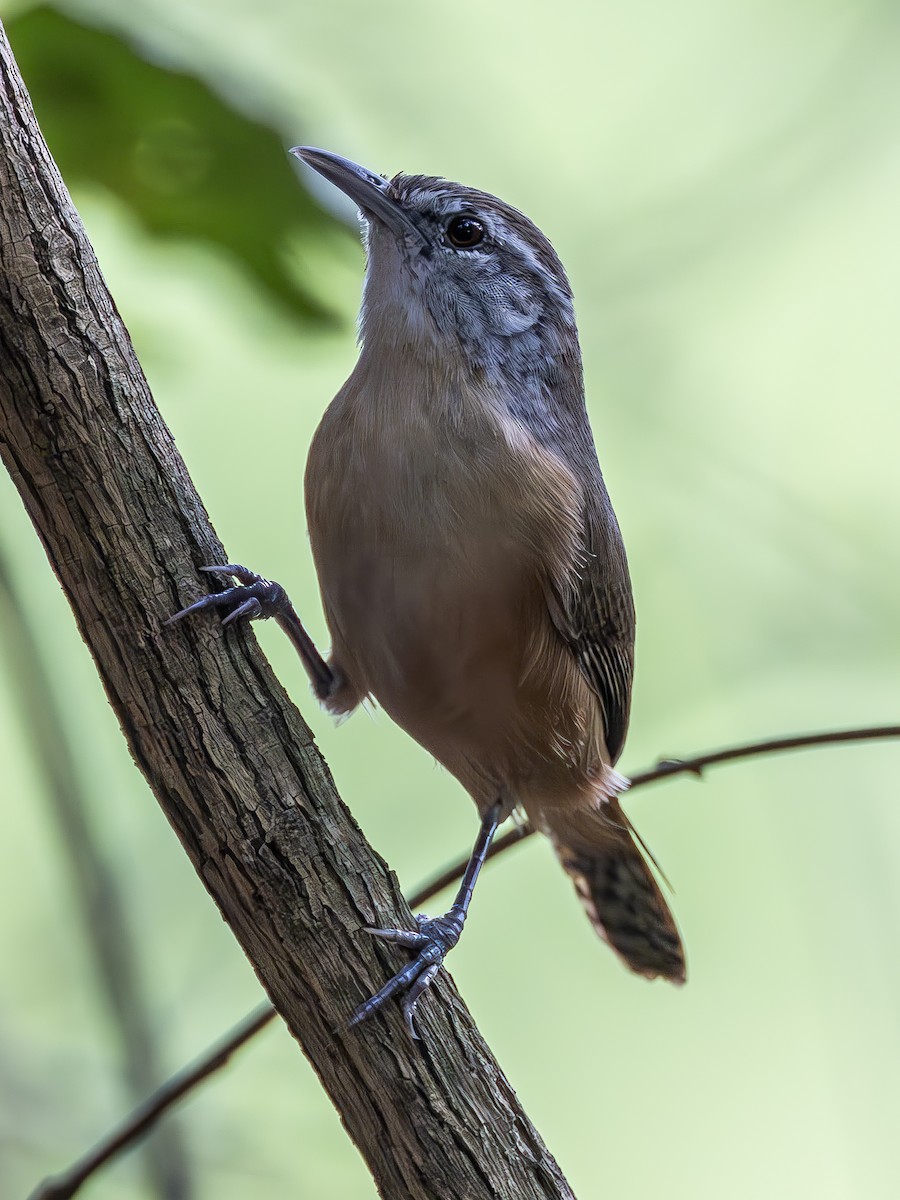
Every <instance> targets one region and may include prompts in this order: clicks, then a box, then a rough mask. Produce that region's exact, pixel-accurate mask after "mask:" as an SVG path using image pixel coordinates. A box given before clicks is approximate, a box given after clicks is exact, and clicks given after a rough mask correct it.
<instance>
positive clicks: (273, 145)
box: [7, 7, 336, 322]
mask: <svg viewBox="0 0 900 1200" xmlns="http://www.w3.org/2000/svg"><path fill="white" fill-rule="evenodd" d="M7 29H8V32H9V37H10V42H11V43H12V46H13V49H14V51H15V54H16V57H17V59H18V61H19V65H20V67H21V70H22V74H23V76H24V78H25V81H26V83H27V84H28V88H29V90H30V92H31V96H32V100H33V103H34V107H35V111H36V113H37V116H38V120H39V121H40V124H41V128H42V129H43V132H44V136H45V137H46V139H47V141H48V143H49V145H50V149H51V150H52V151H53V153H54V155H55V157H56V160H57V162H58V164H59V168H60V171H61V172H62V174H63V176H64V178H65V179H66V181H67V182H68V183H69V184H70V185H74V186H77V184H79V183H81V182H89V183H91V184H95V185H96V184H99V185H102V186H103V187H105V188H107V189H108V190H109V191H110V192H112V193H114V194H115V195H116V196H118V197H119V199H121V200H122V201H124V203H125V204H127V205H128V207H129V208H130V209H131V211H132V212H133V213H134V214H135V215H136V216H137V217H138V219H139V220H140V221H141V222H142V223H143V225H144V226H145V227H146V228H147V229H148V230H149V231H151V232H152V233H155V234H159V235H162V236H181V237H186V238H192V239H195V240H200V241H206V242H209V243H212V244H213V245H214V246H216V247H217V248H218V249H219V250H222V251H225V252H226V253H227V254H228V255H229V256H230V257H231V258H232V259H234V260H236V261H237V262H238V263H239V265H240V266H241V267H242V268H243V269H244V270H245V271H247V272H248V273H249V274H250V276H251V277H252V278H253V279H254V281H255V282H256V283H257V284H259V285H260V286H262V287H263V288H264V289H265V290H266V291H267V292H268V293H269V294H270V295H271V296H272V297H273V298H275V299H277V300H278V301H280V302H281V303H282V304H284V305H286V306H287V307H288V308H289V309H290V311H291V312H292V313H293V314H294V315H295V316H296V317H298V318H300V319H301V320H305V321H317V322H324V321H329V320H331V319H332V316H331V313H330V312H329V311H328V309H327V307H326V305H325V304H323V302H322V301H321V300H320V299H319V298H317V297H316V295H315V293H314V291H313V286H312V284H309V285H307V283H306V281H304V280H302V279H300V278H298V276H297V272H296V270H293V269H292V268H291V266H290V265H289V258H288V249H289V247H290V248H292V249H293V250H294V251H296V250H297V249H298V248H299V249H300V250H302V246H303V243H304V241H309V240H313V239H316V238H317V237H320V236H322V235H323V233H328V232H330V231H331V230H332V229H334V227H335V225H336V222H335V221H334V219H333V218H332V217H330V216H329V215H328V214H326V213H325V212H324V211H323V210H322V209H320V208H319V207H318V206H317V205H316V204H315V202H314V201H313V200H312V199H311V198H310V196H309V195H308V194H307V193H306V192H305V191H304V190H303V188H302V186H301V184H300V182H299V180H298V178H297V175H296V173H295V170H294V168H293V166H292V165H291V162H290V160H289V159H288V157H287V154H286V146H285V142H284V140H283V139H282V137H281V136H280V135H279V133H278V132H277V131H276V130H275V129H273V128H272V127H271V126H270V125H266V124H263V123H262V122H261V121H257V120H253V119H251V118H250V117H248V116H246V115H244V114H243V113H241V112H239V111H238V110H237V108H236V107H235V106H234V105H233V104H231V103H230V102H229V100H228V98H226V97H223V96H222V95H219V94H217V93H215V92H213V91H212V90H211V89H210V88H209V87H208V86H207V85H206V84H205V83H204V82H202V81H201V80H200V79H198V78H195V77H194V76H191V75H185V74H181V73H179V72H177V71H171V70H168V69H166V68H165V67H162V66H160V65H158V64H157V63H153V62H150V61H148V59H147V58H146V57H142V55H141V52H140V50H139V49H136V48H135V47H132V46H129V45H127V44H126V43H125V42H123V41H122V40H121V39H120V38H118V37H116V36H114V35H112V34H110V33H106V32H101V31H100V30H97V29H94V28H91V27H89V26H86V25H82V24H79V23H77V22H76V21H73V20H72V19H71V18H70V17H67V16H64V15H62V14H61V13H58V12H56V11H55V10H53V9H51V8H47V7H42V8H38V9H33V10H31V11H29V12H27V13H25V14H23V15H22V16H20V17H18V18H15V19H13V20H10V21H9V22H8V23H7ZM297 132H298V134H299V130H298V131H297ZM295 140H299V138H296V139H295Z"/></svg>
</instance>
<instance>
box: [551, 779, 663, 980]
mask: <svg viewBox="0 0 900 1200" xmlns="http://www.w3.org/2000/svg"><path fill="white" fill-rule="evenodd" d="M543 817H544V822H545V826H546V828H547V831H548V833H549V834H550V837H551V839H552V841H553V844H554V846H555V847H556V853H557V854H558V855H559V860H560V862H561V863H562V865H563V867H564V868H565V869H566V871H567V872H568V873H569V875H571V877H572V879H573V880H574V882H575V888H576V890H577V891H578V894H579V896H580V897H581V900H582V903H583V904H584V907H585V910H586V912H587V915H588V918H589V919H590V921H591V924H592V925H593V926H594V928H595V929H596V931H597V933H598V934H599V935H600V937H602V938H603V940H604V941H605V942H608V943H609V945H610V946H612V948H613V950H615V952H616V953H617V954H618V955H619V956H620V958H622V959H623V961H624V962H625V963H626V965H627V966H629V967H630V968H631V970H632V971H636V972H637V973H638V974H639V975H645V976H646V977H647V978H648V979H655V978H656V976H657V975H661V976H662V977H663V978H664V979H669V980H671V981H672V982H673V983H684V980H685V965H684V949H683V947H682V945H681V938H680V936H679V933H678V928H677V926H676V925H675V920H674V918H673V916H672V914H671V912H670V911H669V907H668V905H667V904H666V902H665V899H664V898H663V894H662V892H661V891H660V888H659V884H658V883H657V882H656V880H655V879H654V877H653V874H652V872H651V870H650V868H649V866H648V865H647V863H646V861H645V859H644V856H643V855H642V854H641V851H640V850H639V849H638V846H637V845H636V843H635V840H634V837H633V836H632V833H631V828H630V825H629V822H628V818H627V817H626V816H625V814H624V813H623V812H622V809H621V808H620V806H619V802H618V800H615V799H613V800H610V801H607V802H605V803H604V804H603V805H602V807H601V808H599V809H586V810H585V809H582V810H579V811H577V812H572V811H564V810H558V811H556V812H553V813H550V812H547V811H546V810H545V812H544V814H543Z"/></svg>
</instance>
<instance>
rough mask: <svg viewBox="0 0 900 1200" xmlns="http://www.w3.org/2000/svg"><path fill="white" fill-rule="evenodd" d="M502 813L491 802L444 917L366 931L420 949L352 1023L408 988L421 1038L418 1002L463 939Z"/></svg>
mask: <svg viewBox="0 0 900 1200" xmlns="http://www.w3.org/2000/svg"><path fill="white" fill-rule="evenodd" d="M500 813H501V805H500V804H499V802H498V803H497V804H493V805H491V807H490V808H489V809H488V810H487V812H486V813H485V814H484V816H483V817H482V819H481V829H480V830H479V832H478V840H477V841H476V843H475V848H474V849H473V851H472V855H471V857H470V858H469V862H468V865H467V867H466V871H465V874H464V875H463V878H462V883H461V884H460V885H459V891H458V892H457V893H456V899H455V900H454V901H453V903H452V904H451V906H450V909H449V911H448V912H446V913H445V914H444V915H443V916H442V917H430V918H429V917H424V916H417V917H416V924H417V925H418V930H416V931H415V932H412V931H411V930H408V929H371V928H367V929H366V933H371V934H374V936H375V937H379V938H382V939H383V940H384V941H386V942H397V943H399V944H400V945H401V946H408V947H409V948H410V949H411V950H415V951H417V954H416V957H415V958H414V959H413V960H412V962H411V963H409V964H408V965H407V966H405V967H404V968H403V970H402V971H398V972H397V974H396V975H395V976H394V977H393V978H392V979H389V980H388V982H387V983H386V984H385V985H384V987H383V988H381V989H380V990H379V991H377V992H376V993H375V995H374V996H372V997H371V998H370V999H368V1000H366V1001H365V1002H364V1003H363V1004H361V1005H360V1006H359V1008H357V1009H356V1011H355V1012H354V1013H353V1015H352V1016H351V1018H350V1021H349V1024H350V1025H351V1026H352V1025H358V1024H359V1023H360V1021H365V1020H366V1018H367V1017H370V1016H371V1015H372V1013H373V1012H375V1011H376V1009H379V1008H380V1007H381V1006H382V1004H384V1002H385V1000H388V999H390V997H391V996H393V995H396V993H397V992H406V996H405V998H404V1001H403V1016H404V1019H405V1021H406V1026H407V1028H408V1029H409V1032H410V1034H411V1035H412V1037H414V1038H415V1039H416V1040H418V1037H419V1035H418V1034H417V1033H416V1026H415V1014H416V1005H417V1004H418V1003H419V1000H420V999H421V997H422V994H423V993H424V992H425V991H426V989H427V988H428V987H429V985H430V984H431V982H432V980H433V979H434V977H435V975H437V973H438V971H439V970H440V968H441V964H442V963H443V961H444V957H445V955H447V954H448V953H449V952H450V951H451V950H452V949H453V947H454V946H455V945H456V943H457V942H458V941H459V939H460V935H461V934H462V929H463V923H464V922H465V919H466V913H467V912H468V911H469V902H470V901H471V899H472V893H473V892H474V890H475V881H476V880H477V879H478V874H479V872H480V871H481V868H482V867H483V866H484V862H485V859H486V858H487V855H488V850H489V849H490V846H491V842H492V841H493V839H494V834H495V833H496V832H497V826H498V825H499V824H500Z"/></svg>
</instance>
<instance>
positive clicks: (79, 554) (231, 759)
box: [0, 27, 572, 1200]
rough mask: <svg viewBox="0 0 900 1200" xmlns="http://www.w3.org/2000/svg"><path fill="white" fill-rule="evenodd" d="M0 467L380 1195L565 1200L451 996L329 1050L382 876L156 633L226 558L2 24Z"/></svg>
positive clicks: (181, 637) (238, 671)
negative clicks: (418, 1035) (407, 1024)
mask: <svg viewBox="0 0 900 1200" xmlns="http://www.w3.org/2000/svg"><path fill="white" fill-rule="evenodd" d="M0 439H2V440H0V454H2V458H3V461H4V462H5V464H6V466H7V467H8V469H9V471H10V473H11V475H12V477H13V479H14V481H15V483H16V485H17V487H18V489H19V491H20V493H21V495H22V498H23V501H24V503H25V506H26V508H27V510H28V513H29V516H30V517H31V520H32V522H33V523H34V525H35V528H36V530H37V531H38V534H39V536H40V537H41V539H42V541H43V544H44V547H45V549H46V551H47V555H48V557H49V559H50V562H51V564H52V566H53V569H54V571H55V572H56V574H57V576H58V578H59V581H60V583H61V585H62V587H63V589H64V591H65V593H66V596H67V597H68V600H69V602H70V604H71V606H72V609H73V611H74V614H75V619H76V622H77V624H78V628H79V630H80V632H81V635H82V637H83V638H84V640H85V642H86V643H87V645H88V648H89V649H90V651H91V653H92V654H93V656H94V659H95V662H96V665H97V669H98V671H99V673H100V676H101V679H102V681H103V685H104V687H105V689H106V693H107V696H108V698H109V702H110V704H111V706H112V708H113V710H114V712H115V714H116V716H117V718H118V720H119V722H120V724H121V727H122V731H123V733H124V735H125V737H126V739H127V741H128V744H129V747H130V749H131V753H132V755H133V756H134V759H135V761H136V763H137V764H138V766H139V767H140V769H141V771H142V772H143V774H144V775H145V777H146V779H147V781H148V783H149V785H150V787H151V788H152V790H153V791H154V793H155V795H156V797H157V799H158V801H159V803H160V804H161V806H162V808H163V809H164V811H165V813H166V816H167V817H168V819H169V820H170V822H171V823H172V825H173V826H174V828H175V830H176V832H177V834H178V836H179V838H180V839H181V841H182V844H183V845H184V848H185V850H186V851H187V853H188V855H189V856H190V858H191V861H192V862H193V864H194V866H195V868H196V870H197V872H198V874H199V875H200V877H201V879H202V880H203V882H204V884H205V886H206V887H207V889H208V890H209V891H210V893H211V894H212V896H213V898H214V899H215V901H216V903H217V904H218V906H219V908H220V909H221V911H222V914H223V916H224V918H225V920H226V921H227V922H228V924H229V926H230V927H231V929H232V931H233V932H234V934H235V936H236V937H237V939H238V940H239V942H240V944H241V945H242V947H243V948H244V950H245V952H246V954H247V955H248V957H249V958H250V960H251V962H252V963H253V966H254V968H255V970H256V972H257V974H258V975H259V978H260V980H261V981H262V983H263V986H264V987H265V989H266V991H267V992H268V994H269V996H270V998H271V999H272V1002H273V1004H274V1005H275V1007H276V1009H277V1010H278V1011H279V1012H280V1013H281V1015H282V1016H283V1018H284V1020H285V1021H286V1023H287V1025H288V1027H289V1028H290V1030H291V1032H292V1033H293V1034H294V1036H295V1037H296V1038H297V1040H298V1041H299V1042H300V1043H301V1045H302V1047H303V1050H304V1052H305V1053H306V1055H307V1056H308V1057H309V1059H310V1061H311V1062H312V1064H313V1066H314V1068H315V1070H316V1071H317V1073H318V1075H319V1078H320V1080H321V1081H322V1084H323V1086H324V1087H325V1088H326V1090H327V1092H328V1094H329V1095H330V1096H331V1098H332V1100H333V1102H334V1104H335V1106H336V1107H337V1109H338V1111H339V1112H340V1114H341V1118H342V1120H343V1122H344V1125H345V1126H346V1128H347V1130H348V1132H349V1134H350V1136H351V1137H352V1138H353V1140H354V1141H355V1142H356V1144H357V1146H358V1147H359V1149H360V1151H361V1152H362V1154H363V1156H364V1158H365V1159H366V1162H367V1163H368V1166H369V1169H370V1170H371V1172H372V1174H373V1176H374V1178H375V1181H376V1185H377V1187H378V1189H379V1191H380V1192H381V1194H382V1196H384V1197H387V1198H389V1200H435V1198H437V1197H440V1198H441V1200H452V1198H456V1197H458V1198H459V1200H462V1198H463V1197H466V1198H468V1197H471V1196H503V1197H504V1198H506V1200H513V1198H522V1200H525V1198H527V1200H532V1198H534V1200H538V1198H541V1200H547V1198H558V1197H569V1196H571V1194H572V1193H571V1190H570V1189H569V1187H568V1185H567V1184H566V1181H565V1179H564V1178H563V1176H562V1174H561V1172H560V1170H559V1168H558V1167H557V1165H556V1163H555V1162H554V1160H553V1158H552V1157H551V1155H550V1154H549V1153H548V1151H547V1150H546V1149H545V1147H544V1145H543V1143H542V1142H541V1139H540V1137H539V1135H538V1133H537V1132H536V1130H535V1129H534V1128H533V1126H532V1125H531V1124H530V1122H529V1121H528V1119H527V1117H526V1116H525V1113H524V1112H523V1111H522V1109H521V1107H520V1105H519V1104H518V1101H517V1099H516V1096H515V1093H514V1092H513V1090H512V1088H511V1087H510V1085H509V1083H508V1082H507V1080H506V1079H505V1077H504V1076H503V1074H502V1072H501V1071H500V1068H499V1066H498V1065H497V1063H496V1062H495V1060H494V1059H493V1057H492V1055H491V1053H490V1051H489V1049H488V1047H487V1046H486V1045H485V1043H484V1042H483V1040H482V1039H481V1038H480V1036H479V1034H478V1032H477V1030H476V1029H475V1027H474V1024H473V1022H472V1019H471V1017H470V1016H469V1014H468V1012H467V1011H466V1009H465V1008H464V1006H463V1005H462V1003H461V1001H460V999H459V997H458V994H457V993H456V990H455V988H454V987H453V985H452V983H451V981H450V980H449V978H447V977H444V978H442V979H441V980H439V981H438V984H437V986H436V988H435V989H434V991H435V995H434V996H433V997H432V998H430V999H429V1003H428V1005H426V1006H424V1011H423V1013H422V1015H421V1018H420V1028H421V1032H422V1034H423V1037H424V1040H423V1042H422V1043H421V1044H416V1043H413V1042H412V1041H411V1040H410V1039H409V1038H408V1036H407V1035H406V1033H405V1031H404V1028H403V1024H402V1020H401V1018H400V1014H399V1011H397V1010H394V1009H391V1010H389V1011H388V1012H387V1013H386V1014H385V1015H384V1016H380V1017H379V1018H378V1019H377V1020H373V1021H372V1022H370V1023H368V1024H366V1025H364V1026H362V1027H361V1028H360V1029H357V1030H352V1031H349V1030H347V1029H346V1028H345V1025H344V1022H345V1020H346V1017H347V1014H348V1013H349V1012H351V1011H352V1010H353V1008H354V1007H355V1006H356V1004H357V1003H359V1002H360V1001H361V1000H362V999H364V998H365V997H366V996H367V995H369V994H371V992H372V991H374V990H375V988H376V987H377V986H378V985H379V984H380V983H382V982H383V981H384V979H385V978H387V977H388V975H390V974H392V973H393V972H394V971H395V970H397V969H398V968H399V966H400V965H401V962H402V958H403V955H402V952H398V951H397V950H396V949H395V948H393V947H386V946H383V945H381V943H379V942H377V941H376V940H375V939H372V938H370V937H368V936H367V935H366V934H365V933H363V932H361V930H362V928H363V927H364V926H366V925H372V924H378V925H401V926H402V925H407V926H409V927H410V928H412V927H413V926H412V917H411V914H410V912H409V909H408V907H407V906H406V904H405V903H404V902H403V898H402V896H401V895H400V892H399V889H398V887H397V883H396V880H395V879H394V877H393V876H392V875H391V874H390V872H389V871H388V870H387V868H386V866H385V864H384V863H383V862H382V861H381V860H380V859H379V858H378V857H377V855H375V854H374V852H373V851H372V849H371V848H370V847H369V845H368V844H367V842H366V841H365V839H364V838H363V836H362V834H361V832H360V830H359V829H358V828H357V826H356V825H355V823H354V821H353V819H352V818H351V816H350V814H349V813H348V812H347V810H346V808H345V807H344V806H343V805H342V803H341V802H340V800H339V798H338V797H337V795H336V793H335V791H334V786H333V783H332V780H331V777H330V775H329V773H328V769H327V767H326V766H325V764H324V762H323V761H322V759H321V757H320V756H319V753H318V751H317V750H316V747H315V745H314V744H313V741H312V738H311V736H310V734H309V731H308V730H307V729H306V727H305V726H304V724H303V722H302V721H301V719H300V717H299V715H298V714H297V712H296V710H295V709H294V707H293V705H292V704H291V703H290V701H289V699H288V698H287V696H286V694H285V693H284V691H283V689H282V688H281V686H280V685H279V684H278V682H277V680H276V679H275V678H274V676H273V674H272V672H271V670H270V668H269V666H268V664H267V662H266V661H265V659H264V658H263V657H262V655H261V654H260V652H259V650H258V649H257V647H256V644H255V640H254V638H253V637H252V634H250V633H249V632H247V631H234V632H230V633H229V636H228V638H227V639H224V638H223V637H222V634H221V632H220V631H218V630H217V629H216V628H215V627H214V626H210V625H206V624H202V623H197V624H195V625H190V626H186V627H184V628H178V629H174V630H165V631H164V630H163V629H162V623H163V621H164V620H165V618H166V617H167V616H168V615H169V614H170V613H172V612H175V611H177V610H178V609H179V608H180V607H182V606H183V605H184V603H185V602H186V601H187V600H189V599H192V598H193V597H194V596H195V595H196V593H197V590H198V586H199V580H200V578H201V577H200V576H199V575H198V567H199V566H200V565H201V564H203V563H208V562H222V561H227V557H225V556H224V552H223V549H222V547H221V545H220V543H219V542H218V540H217V539H216V537H215V535H214V533H213V531H212V529H211V527H210V525H209V522H208V519H207V517H206V514H205V512H204V510H203V506H202V504H201V502H200V499H199V497H198V496H197V494H196V492H195V490H194V488H193V486H192V484H191V481H190V479H189V477H188V474H187V471H186V469H185V466H184V463H183V462H182V460H181V458H180V456H179V454H178V451H177V449H176V447H175V445H174V443H173V442H172V439H171V436H170V434H169V432H168V430H167V429H166V427H165V425H164V424H163V422H162V421H161V419H160V416H159V414H158V412H157V411H156V409H155V407H154V405H153V401H152V398H151V396H150V393H149V389H148V387H147V384H146V380H145V379H144V377H143V374H142V373H141V370H140V367H139V365H138V363H137V360H136V358H135V356H134V351H133V349H132V347H131V344H130V341H129V339H128V335H127V332H126V330H125V328H124V326H123V325H122V322H121V319H120V318H119V316H118V313H117V312H116V309H115V306H114V304H113V301H112V299H111V297H110V296H109V293H108V292H107V290H106V287H105V285H104V283H103V280H102V277H101V275H100V272H99V270H98V268H97V263H96V259H95V257H94V254H93V251H92V249H91V247H90V245H89V243H88V241H87V238H86V235H85V233H84V229H83V228H82V226H81V223H80V221H79V220H78V217H77V214H76V213H75V211H74V209H73V207H72V203H71V200H70V199H69V196H68V194H67V193H66V191H65V188H64V187H63V185H62V182H61V180H60V178H59V174H58V172H57V171H56V168H55V166H54V164H53V162H52V159H51V158H50V156H49V153H48V151H47V148H46V146H45V145H44V143H43V140H42V138H41V136H40V132H39V130H38V128H37V125H36V122H35V119H34V115H33V113H32V111H31V107H30V104H29V102H28V98H27V96H26V93H25V90H24V86H23V84H22V82H21V79H20V78H19V75H18V72H17V70H16V67H15V63H14V61H13V59H12V55H11V53H10V51H9V46H8V43H7V41H6V38H5V34H3V31H2V27H0Z"/></svg>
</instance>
